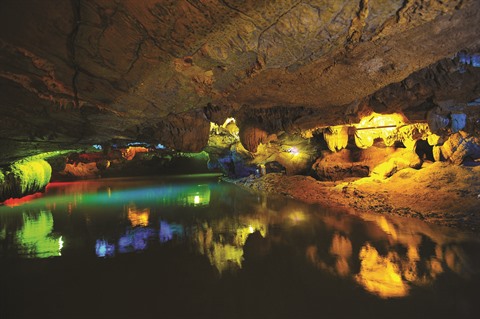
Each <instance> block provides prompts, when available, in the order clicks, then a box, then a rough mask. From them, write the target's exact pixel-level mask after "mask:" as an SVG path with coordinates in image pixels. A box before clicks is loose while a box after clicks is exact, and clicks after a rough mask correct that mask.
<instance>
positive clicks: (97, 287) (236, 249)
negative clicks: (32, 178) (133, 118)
mask: <svg viewBox="0 0 480 319" xmlns="http://www.w3.org/2000/svg"><path fill="white" fill-rule="evenodd" d="M0 225H1V227H0V267H1V272H0V274H1V276H0V278H1V281H0V291H1V293H0V294H1V301H2V307H1V309H0V317H2V318H160V317H173V318H204V317H205V318H206V317H208V318H283V317H285V318H380V317H389V318H420V317H422V318H454V317H455V318H475V317H476V316H477V315H478V311H479V306H480V305H479V303H478V293H477V290H478V286H479V284H480V274H479V272H480V238H479V237H478V235H476V234H471V233H468V232H463V231H459V230H456V229H452V228H444V227H440V226H436V225H433V224H426V223H423V222H422V221H419V220H416V219H408V218H401V217H390V216H383V215H379V214H367V213H365V214H358V215H352V214H345V213H342V212H336V211H332V210H331V209H326V208H324V207H322V206H319V205H309V204H306V203H303V202H299V201H296V200H294V199H290V198H287V197H285V196H281V197H280V196H273V195H266V194H262V193H256V192H252V191H249V190H245V189H242V188H240V187H238V186H236V185H233V184H230V183H226V182H223V181H220V180H219V176H218V175H214V174H203V175H183V176H169V177H134V178H109V179H97V180H85V181H75V182H56V183H50V184H49V186H48V187H47V189H46V192H45V193H43V194H41V195H37V196H34V197H33V198H30V199H28V198H27V200H25V199H23V200H19V201H9V202H6V203H5V204H4V205H3V206H0Z"/></svg>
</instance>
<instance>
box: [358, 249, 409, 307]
mask: <svg viewBox="0 0 480 319" xmlns="http://www.w3.org/2000/svg"><path fill="white" fill-rule="evenodd" d="M359 258H360V261H361V267H360V272H359V273H358V274H357V275H356V276H355V277H354V278H355V280H357V282H359V283H360V284H361V285H362V286H363V287H365V289H366V290H367V291H369V292H371V293H373V294H375V295H378V296H380V297H382V298H387V297H403V296H406V295H407V294H408V286H407V285H406V284H405V282H404V281H403V279H402V275H401V271H400V268H399V266H398V264H396V263H395V261H396V260H397V259H398V256H397V255H396V254H395V253H392V252H389V253H388V255H387V256H386V257H383V256H380V255H379V254H378V252H377V250H376V249H375V248H373V247H372V246H370V245H369V244H368V243H367V244H366V245H365V246H363V247H362V249H361V251H360V255H359Z"/></svg>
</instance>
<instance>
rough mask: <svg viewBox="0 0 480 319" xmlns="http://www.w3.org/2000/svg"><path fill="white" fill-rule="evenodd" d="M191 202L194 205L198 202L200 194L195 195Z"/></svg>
mask: <svg viewBox="0 0 480 319" xmlns="http://www.w3.org/2000/svg"><path fill="white" fill-rule="evenodd" d="M193 203H194V204H195V205H197V204H200V196H198V195H195V197H194V198H193Z"/></svg>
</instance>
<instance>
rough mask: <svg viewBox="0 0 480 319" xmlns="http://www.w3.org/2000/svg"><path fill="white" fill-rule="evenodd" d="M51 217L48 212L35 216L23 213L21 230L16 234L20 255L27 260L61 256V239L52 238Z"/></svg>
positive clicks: (41, 212)
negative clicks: (27, 258)
mask: <svg viewBox="0 0 480 319" xmlns="http://www.w3.org/2000/svg"><path fill="white" fill-rule="evenodd" d="M52 230H53V216H52V213H51V212H50V211H40V214H38V215H37V216H32V215H31V214H28V213H23V228H22V229H21V230H20V231H19V232H17V236H16V237H17V241H18V243H19V246H21V247H22V249H21V250H20V252H21V254H22V255H24V256H25V257H29V258H47V257H54V256H61V249H62V248H63V240H62V237H60V238H54V236H52V234H51V233H52Z"/></svg>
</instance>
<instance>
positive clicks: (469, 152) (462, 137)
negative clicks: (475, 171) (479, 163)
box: [440, 131, 480, 165]
mask: <svg viewBox="0 0 480 319" xmlns="http://www.w3.org/2000/svg"><path fill="white" fill-rule="evenodd" d="M440 150H441V153H442V155H443V157H444V158H445V159H447V160H448V161H450V162H451V163H452V164H455V165H460V164H462V163H463V162H464V161H465V160H466V159H467V158H468V159H472V160H474V159H478V158H480V139H479V138H477V137H474V136H470V135H469V134H467V133H465V132H463V131H460V132H458V133H455V134H452V135H450V137H449V138H448V140H447V141H446V142H445V143H444V144H443V145H442V146H441V147H440Z"/></svg>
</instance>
